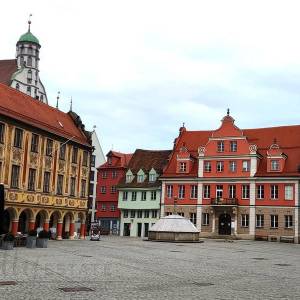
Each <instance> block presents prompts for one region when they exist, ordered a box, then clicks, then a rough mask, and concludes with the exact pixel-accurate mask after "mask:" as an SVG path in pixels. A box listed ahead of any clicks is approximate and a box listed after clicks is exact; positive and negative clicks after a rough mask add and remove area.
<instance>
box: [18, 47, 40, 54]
mask: <svg viewBox="0 0 300 300" xmlns="http://www.w3.org/2000/svg"><path fill="white" fill-rule="evenodd" d="M17 50H18V48H17ZM20 51H21V54H26V53H28V54H31V55H35V51H36V53H37V54H38V53H39V50H38V49H34V48H32V47H31V46H29V47H20Z"/></svg>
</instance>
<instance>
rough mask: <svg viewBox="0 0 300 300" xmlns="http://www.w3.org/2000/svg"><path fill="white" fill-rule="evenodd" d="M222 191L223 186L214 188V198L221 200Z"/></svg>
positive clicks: (219, 185)
mask: <svg viewBox="0 0 300 300" xmlns="http://www.w3.org/2000/svg"><path fill="white" fill-rule="evenodd" d="M223 191H224V189H223V185H221V184H218V185H217V186H216V198H217V199H222V198H223Z"/></svg>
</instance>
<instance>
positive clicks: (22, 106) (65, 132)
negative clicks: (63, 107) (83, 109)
mask: <svg viewBox="0 0 300 300" xmlns="http://www.w3.org/2000/svg"><path fill="white" fill-rule="evenodd" d="M0 115H3V116H7V117H10V118H13V119H15V120H18V121H21V122H23V123H26V124H29V125H32V126H34V127H37V128H40V129H43V130H45V131H48V132H51V133H53V134H56V135H58V136H63V137H65V138H72V140H73V141H76V142H78V143H80V144H84V145H87V146H90V144H89V143H88V140H87V137H86V136H85V135H84V133H83V132H82V131H81V129H79V128H78V127H77V126H76V125H75V123H74V121H73V119H72V117H71V116H70V115H69V114H67V113H64V112H62V111H60V110H58V109H56V108H53V107H51V106H49V105H47V104H44V103H42V102H41V101H38V100H35V99H34V98H32V97H30V96H27V95H25V94H23V93H21V92H19V91H17V90H15V89H13V88H11V87H8V86H6V85H4V84H0Z"/></svg>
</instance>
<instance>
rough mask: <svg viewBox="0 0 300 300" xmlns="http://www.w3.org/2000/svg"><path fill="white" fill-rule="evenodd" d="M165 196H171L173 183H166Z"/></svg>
mask: <svg viewBox="0 0 300 300" xmlns="http://www.w3.org/2000/svg"><path fill="white" fill-rule="evenodd" d="M167 197H168V198H172V197H173V185H171V184H168V185H167Z"/></svg>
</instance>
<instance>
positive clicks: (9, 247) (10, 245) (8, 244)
mask: <svg viewBox="0 0 300 300" xmlns="http://www.w3.org/2000/svg"><path fill="white" fill-rule="evenodd" d="M2 249H3V250H13V249H14V242H6V241H2Z"/></svg>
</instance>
